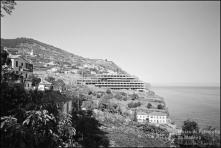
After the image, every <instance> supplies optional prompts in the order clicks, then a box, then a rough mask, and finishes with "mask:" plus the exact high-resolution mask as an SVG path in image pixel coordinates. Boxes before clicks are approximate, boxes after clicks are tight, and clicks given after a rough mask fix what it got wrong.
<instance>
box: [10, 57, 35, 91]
mask: <svg viewBox="0 0 221 148" xmlns="http://www.w3.org/2000/svg"><path fill="white" fill-rule="evenodd" d="M9 58H10V59H11V65H10V66H11V68H12V70H13V71H14V72H15V74H18V75H20V76H21V77H22V79H23V83H24V87H25V89H31V88H32V80H31V76H32V75H33V64H32V63H31V62H30V61H28V60H27V59H25V58H24V57H22V56H20V55H11V54H10V55H9Z"/></svg>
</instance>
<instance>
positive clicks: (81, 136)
mask: <svg viewBox="0 0 221 148" xmlns="http://www.w3.org/2000/svg"><path fill="white" fill-rule="evenodd" d="M72 117H73V120H72V123H73V126H74V127H76V132H77V133H76V136H75V139H76V141H78V142H79V143H80V144H81V145H82V146H84V147H108V146H109V140H108V138H107V136H106V134H107V133H106V132H104V131H102V130H100V129H99V127H100V126H101V123H99V121H98V120H96V119H95V118H94V117H93V115H92V111H73V113H72Z"/></svg>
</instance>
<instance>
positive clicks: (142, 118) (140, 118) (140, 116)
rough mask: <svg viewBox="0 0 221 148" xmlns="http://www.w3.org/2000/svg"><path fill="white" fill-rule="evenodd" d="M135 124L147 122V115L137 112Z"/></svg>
mask: <svg viewBox="0 0 221 148" xmlns="http://www.w3.org/2000/svg"><path fill="white" fill-rule="evenodd" d="M136 117H137V122H140V123H144V122H147V121H148V117H149V116H148V114H147V113H145V112H137V115H136Z"/></svg>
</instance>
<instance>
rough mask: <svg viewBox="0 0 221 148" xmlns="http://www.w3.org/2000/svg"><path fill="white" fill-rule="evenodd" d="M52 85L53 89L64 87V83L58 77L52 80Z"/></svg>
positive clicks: (61, 89) (60, 89) (62, 88)
mask: <svg viewBox="0 0 221 148" xmlns="http://www.w3.org/2000/svg"><path fill="white" fill-rule="evenodd" d="M52 85H53V89H54V90H59V91H63V90H64V89H65V83H64V81H63V80H61V79H58V80H56V81H55V80H52Z"/></svg>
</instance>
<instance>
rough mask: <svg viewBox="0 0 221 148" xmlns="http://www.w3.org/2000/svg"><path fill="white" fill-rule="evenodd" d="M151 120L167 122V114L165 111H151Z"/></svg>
mask: <svg viewBox="0 0 221 148" xmlns="http://www.w3.org/2000/svg"><path fill="white" fill-rule="evenodd" d="M149 122H150V123H158V124H166V123H167V114H166V113H163V112H151V113H149Z"/></svg>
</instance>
